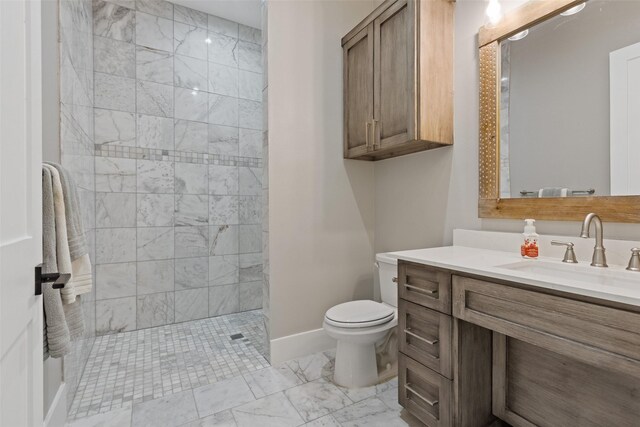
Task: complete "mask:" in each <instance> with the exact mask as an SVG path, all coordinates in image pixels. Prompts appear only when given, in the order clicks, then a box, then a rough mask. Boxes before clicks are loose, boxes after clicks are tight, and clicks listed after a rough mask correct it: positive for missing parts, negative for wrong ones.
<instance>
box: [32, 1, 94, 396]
mask: <svg viewBox="0 0 640 427" xmlns="http://www.w3.org/2000/svg"><path fill="white" fill-rule="evenodd" d="M58 13H59V16H58V17H59V39H58V43H59V45H58V52H59V55H60V135H59V138H60V140H59V143H60V162H61V163H62V165H63V166H64V167H65V168H66V169H67V170H68V171H69V172H70V173H71V174H72V175H73V177H74V179H75V181H76V184H77V187H78V188H77V189H78V197H79V199H80V203H81V206H82V207H83V209H82V217H83V222H84V225H85V232H86V238H87V243H88V247H89V256H90V258H91V260H92V261H94V260H95V191H94V185H95V178H94V161H93V156H94V130H93V61H92V60H91V59H92V52H93V35H92V18H91V16H92V8H91V0H61V1H60V3H59V9H58ZM48 137H49V138H50V140H48V141H44V143H45V144H57V143H58V135H49V136H48ZM49 160H56V159H49ZM94 270H95V268H94ZM82 308H83V311H84V321H85V334H84V336H83V337H82V338H80V339H77V340H74V341H73V350H72V351H71V353H70V354H68V355H67V356H65V357H64V364H63V366H64V380H65V382H66V383H67V393H68V399H67V402H68V404H69V405H70V404H71V402H72V400H73V395H74V394H75V392H76V389H77V388H78V384H79V381H80V377H81V376H82V372H83V370H84V367H85V365H86V363H87V359H88V358H89V354H90V352H91V347H92V346H93V342H94V340H95V294H94V293H90V294H85V295H82Z"/></svg>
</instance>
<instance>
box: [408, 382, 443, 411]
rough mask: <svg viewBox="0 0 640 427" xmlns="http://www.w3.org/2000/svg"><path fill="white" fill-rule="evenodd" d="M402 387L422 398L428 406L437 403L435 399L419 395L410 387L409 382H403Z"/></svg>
mask: <svg viewBox="0 0 640 427" xmlns="http://www.w3.org/2000/svg"><path fill="white" fill-rule="evenodd" d="M404 388H406V389H407V390H409V391H410V392H411V394H413V395H415V396H416V397H417V398H418V399H420V400H422V401H423V402H425V403H426V404H427V405H429V406H436V405H437V404H438V401H437V400H430V399H427V398H426V397H424V396H423V395H421V394H420V393H418V392H417V391H415V390H414V389H413V388H412V387H410V386H409V384H405V386H404Z"/></svg>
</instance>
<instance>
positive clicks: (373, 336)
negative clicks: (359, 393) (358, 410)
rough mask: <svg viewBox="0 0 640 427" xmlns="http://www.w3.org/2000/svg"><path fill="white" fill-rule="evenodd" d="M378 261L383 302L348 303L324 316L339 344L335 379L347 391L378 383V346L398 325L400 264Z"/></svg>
mask: <svg viewBox="0 0 640 427" xmlns="http://www.w3.org/2000/svg"><path fill="white" fill-rule="evenodd" d="M376 261H377V263H376V265H377V267H378V277H379V278H380V294H381V297H382V302H381V303H380V302H375V301H371V300H360V301H351V302H345V303H343V304H338V305H336V306H334V307H331V308H330V309H329V310H327V312H326V314H325V316H324V323H323V327H324V330H325V331H326V332H327V334H328V335H329V336H330V337H332V338H334V339H336V340H337V341H338V348H337V350H336V362H335V372H334V375H333V379H334V381H335V383H336V384H338V385H341V386H343V387H347V388H357V387H366V386H370V385H373V384H375V383H376V382H377V381H378V369H377V364H376V348H375V344H376V342H378V341H380V340H381V339H382V338H384V337H385V336H386V335H387V333H389V332H390V331H391V330H392V329H393V328H395V327H396V325H397V324H398V309H397V305H398V294H397V288H396V283H395V282H396V281H397V279H396V276H397V265H398V260H397V259H395V258H393V257H391V256H389V255H388V254H377V255H376Z"/></svg>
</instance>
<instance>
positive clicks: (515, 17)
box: [478, 0, 640, 222]
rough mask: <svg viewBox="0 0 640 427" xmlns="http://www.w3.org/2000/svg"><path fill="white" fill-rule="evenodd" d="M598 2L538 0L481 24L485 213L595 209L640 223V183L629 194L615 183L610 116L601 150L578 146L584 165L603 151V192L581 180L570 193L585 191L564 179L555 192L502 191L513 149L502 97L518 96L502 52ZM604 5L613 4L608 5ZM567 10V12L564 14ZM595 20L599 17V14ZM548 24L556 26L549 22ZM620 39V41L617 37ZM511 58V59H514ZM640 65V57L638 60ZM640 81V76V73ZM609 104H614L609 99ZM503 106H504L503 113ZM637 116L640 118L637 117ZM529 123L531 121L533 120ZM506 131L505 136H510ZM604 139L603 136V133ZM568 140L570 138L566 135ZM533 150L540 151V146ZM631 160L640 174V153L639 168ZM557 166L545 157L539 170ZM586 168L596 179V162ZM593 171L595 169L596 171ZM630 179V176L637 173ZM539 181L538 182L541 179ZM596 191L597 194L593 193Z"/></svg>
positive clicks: (535, 214)
mask: <svg viewBox="0 0 640 427" xmlns="http://www.w3.org/2000/svg"><path fill="white" fill-rule="evenodd" d="M598 3H602V1H601V0H587V1H586V2H585V0H542V1H541V0H533V1H529V2H528V3H525V4H523V5H522V6H520V7H519V8H517V9H515V10H513V11H511V12H509V13H507V14H506V15H505V16H504V17H503V18H502V20H501V21H500V22H499V23H498V24H496V25H493V26H491V27H488V26H485V27H482V28H480V31H479V35H478V40H479V71H480V103H479V107H480V135H479V153H478V154H479V200H478V216H479V217H480V218H513V219H515V218H520V219H522V218H528V217H531V218H536V219H542V220H563V221H573V220H576V221H577V220H582V219H583V218H584V216H585V215H586V214H587V213H589V212H596V213H598V214H599V215H600V216H601V217H602V219H603V220H605V221H611V222H640V191H639V190H638V189H635V184H634V186H632V187H629V189H628V190H627V193H624V192H617V191H613V190H612V189H611V187H612V185H613V184H611V183H610V181H613V180H614V178H613V175H614V174H613V173H612V172H611V171H612V170H615V169H616V168H615V166H612V165H614V163H613V161H612V160H611V159H610V158H609V152H610V149H611V148H610V147H609V142H608V137H609V131H610V126H609V117H608V116H607V117H606V118H604V120H603V122H604V124H603V125H602V126H605V125H606V127H607V129H606V130H607V132H606V136H607V138H606V139H607V142H606V143H607V146H606V147H600V148H598V150H599V151H598V150H596V149H593V150H592V149H591V148H590V147H584V146H583V147H581V148H579V149H578V150H575V156H577V163H578V164H580V162H581V161H582V159H581V157H580V156H584V157H587V156H588V154H589V153H591V152H596V151H598V152H599V153H600V158H601V160H602V167H603V168H605V167H606V175H607V177H608V178H607V179H608V180H609V181H607V182H606V184H603V185H601V186H600V189H599V191H597V192H595V190H589V185H590V183H589V182H585V184H584V188H582V187H580V186H577V185H578V184H575V185H576V186H574V187H573V188H572V189H571V190H569V193H570V194H581V195H580V196H576V197H566V195H567V194H566V191H567V189H566V188H564V189H562V187H560V186H562V185H563V183H559V184H560V186H559V187H558V188H559V189H562V191H560V190H558V192H557V193H554V192H553V191H552V192H549V193H546V194H545V191H546V189H544V188H541V187H543V186H542V185H540V186H533V188H529V189H527V188H520V187H518V188H517V189H515V190H514V189H513V188H510V189H509V190H508V191H506V192H505V191H504V188H503V189H502V191H501V185H502V186H503V187H504V186H505V184H504V181H505V180H504V179H502V180H501V174H502V178H505V175H506V171H505V166H504V163H505V159H504V154H505V153H504V152H505V151H508V150H507V146H505V145H504V138H503V139H501V117H502V116H504V104H501V99H502V100H503V101H504V99H507V98H512V97H513V96H514V93H512V92H510V93H509V95H505V94H504V85H503V82H504V79H505V77H504V76H503V75H502V72H501V68H502V66H503V59H504V58H502V55H503V53H502V52H503V50H504V47H505V46H504V44H505V43H508V42H509V41H510V40H519V39H518V37H517V36H518V35H521V34H522V33H523V32H524V31H525V30H530V29H532V28H537V27H536V26H538V27H542V26H543V25H545V24H547V23H548V22H553V26H552V31H556V29H557V28H561V27H562V25H563V24H564V23H563V22H560V23H556V22H557V21H553V19H557V18H563V19H567V18H565V15H566V16H568V15H570V14H572V11H574V10H576V9H580V7H581V8H584V6H582V5H583V4H586V5H587V6H588V7H589V6H591V5H594V4H598ZM632 3H634V2H632ZM638 3H640V2H638ZM630 4H631V3H630ZM598 7H600V9H601V10H599V11H598V9H597V8H595V7H594V8H592V9H594V10H596V11H598V12H599V13H602V9H603V8H602V4H600V5H599V6H598ZM604 9H607V8H606V7H605V8H604ZM580 10H582V9H580ZM639 10H640V9H639ZM594 13H595V12H594ZM561 14H563V15H562V16H560V15H561ZM585 16H586V14H585ZM570 18H571V19H575V17H573V16H571V17H570ZM593 19H599V18H598V17H594V18H593ZM634 19H635V18H634ZM637 19H638V20H640V12H639V13H638V17H637ZM580 25H582V27H581V28H585V26H586V25H587V24H580ZM569 26H570V25H566V26H565V27H569ZM547 27H551V26H550V25H547ZM636 28H637V27H636ZM589 29H590V27H588V26H587V27H586V30H589ZM532 31H534V32H535V31H537V30H535V29H533V30H532ZM554 34H555V33H554ZM525 35H526V34H525ZM514 36H516V37H514ZM510 38H511V39H510ZM618 39H619V38H618ZM548 41H549V40H548V39H547V46H548V45H550V44H553V43H548ZM617 42H618V43H620V40H617ZM624 43H625V44H623V46H627V45H628V44H629V43H636V44H637V46H636V45H634V46H636V47H638V48H640V36H638V40H637V41H636V42H633V41H631V42H629V41H628V40H627V41H625V42H624ZM614 48H615V49H617V48H618V47H617V46H616V47H614ZM540 50H541V49H538V51H540ZM609 52H611V50H608V51H607V56H606V57H604V55H603V57H602V58H601V59H600V60H601V61H607V69H606V70H605V71H606V72H607V73H608V72H609V68H608V66H609V61H610V57H609V55H610V53H609ZM510 60H511V59H509V61H510ZM638 67H640V61H639V63H638ZM509 68H510V69H511V68H513V65H512V64H511V63H510V62H509ZM600 68H602V66H600ZM638 70H640V68H638ZM639 75H640V74H639ZM521 80H522V79H521ZM638 80H639V81H640V78H639V79H638ZM599 84H600V83H599ZM605 84H606V88H607V96H608V89H609V86H610V82H609V81H606V82H601V86H603V87H604V85H605ZM611 87H613V86H611ZM612 91H613V89H612ZM608 100H609V99H608V98H607V101H608ZM521 101H522V102H520V103H519V104H518V105H519V106H522V105H526V104H525V103H524V101H523V100H521ZM509 105H510V107H509V108H511V109H514V110H515V108H516V107H515V106H514V104H509ZM638 105H640V102H638ZM607 108H609V105H608V102H607ZM501 109H502V110H503V113H502V116H501ZM540 109H544V108H541V107H538V110H540ZM509 117H510V116H509ZM503 120H504V119H503ZM504 121H505V122H506V121H508V122H509V125H510V126H511V125H513V123H512V121H511V119H508V120H504ZM636 121H640V120H638V119H636ZM589 123H590V121H589V120H588V119H584V122H583V124H584V126H585V127H588V125H589ZM528 124H529V125H531V123H528ZM539 124H540V123H539ZM542 124H543V125H541V126H538V129H549V130H553V126H554V124H553V123H550V122H543V123H542ZM555 126H557V125H555ZM638 128H639V129H640V124H639V125H638ZM611 129H613V121H612V124H611ZM530 130H531V127H530V128H529V131H530ZM511 133H512V131H511V130H506V131H505V134H511ZM529 133H531V132H529ZM520 134H522V132H520ZM502 136H503V137H504V135H502ZM600 136H602V135H600ZM576 138H578V136H576ZM600 139H601V140H602V139H603V138H600ZM538 140H539V139H538ZM522 141H523V142H522V143H521V144H522V145H527V143H526V142H524V140H522ZM509 142H511V144H513V143H514V142H513V141H509ZM562 142H564V140H563V141H562ZM578 143H580V142H578ZM636 143H637V144H638V153H639V154H640V140H638V141H636ZM528 145H529V147H531V146H532V145H535V144H531V142H529V143H528ZM533 149H534V150H535V148H533ZM634 149H635V148H634ZM603 150H606V151H603ZM501 151H503V153H502V154H503V157H501ZM547 155H550V156H553V155H554V153H553V152H551V153H550V154H547ZM611 157H613V154H611ZM629 158H631V157H629ZM574 160H575V159H574ZM632 160H633V159H632ZM507 161H508V162H513V160H512V159H511V158H509V159H507ZM558 162H559V164H562V161H561V160H559V161H558ZM634 162H635V161H634ZM628 163H630V166H629V167H630V168H631V170H632V174H635V173H638V174H639V176H640V172H635V169H637V170H638V171H640V156H639V157H638V162H637V166H636V168H634V165H635V164H636V163H632V162H631V160H629V161H628ZM520 164H521V163H520ZM509 167H511V168H512V170H511V172H513V170H514V168H513V166H509ZM556 167H557V166H553V165H552V164H551V162H550V163H546V164H545V163H544V160H543V163H542V164H541V166H540V170H539V172H540V174H541V175H542V174H548V173H550V172H551V170H552V169H554V168H556ZM585 169H586V171H580V173H582V174H583V175H584V176H585V177H586V178H584V181H589V180H590V179H591V177H590V172H593V167H591V168H590V169H589V167H587V166H585ZM515 170H517V169H515ZM591 175H595V174H594V173H591ZM634 176H635V175H634ZM594 179H595V178H594ZM628 179H629V180H630V179H631V178H628ZM501 181H502V184H501ZM638 181H639V182H638V186H639V188H640V180H638ZM512 182H513V181H512ZM536 182H537V183H538V181H536ZM527 190H531V191H527ZM554 191H555V190H554ZM594 192H595V194H592V193H594ZM560 193H562V195H561V196H560ZM612 194H624V195H612Z"/></svg>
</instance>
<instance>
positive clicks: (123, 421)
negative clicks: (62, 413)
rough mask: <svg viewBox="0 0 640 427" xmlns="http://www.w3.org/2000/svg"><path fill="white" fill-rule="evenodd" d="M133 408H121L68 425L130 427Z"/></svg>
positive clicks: (75, 426)
mask: <svg viewBox="0 0 640 427" xmlns="http://www.w3.org/2000/svg"><path fill="white" fill-rule="evenodd" d="M129 426H131V408H120V409H116V410H115V411H109V412H105V413H102V414H97V415H92V416H90V417H86V418H82V419H79V420H75V421H72V422H70V423H67V427H129Z"/></svg>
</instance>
